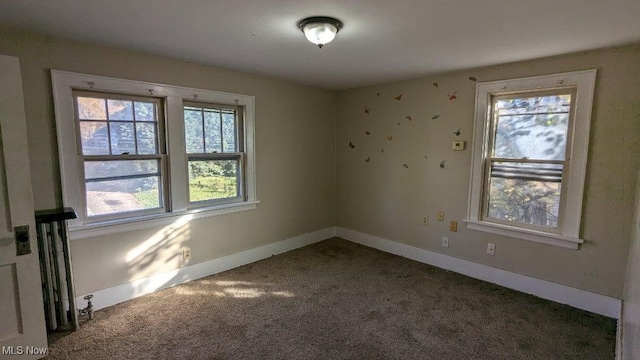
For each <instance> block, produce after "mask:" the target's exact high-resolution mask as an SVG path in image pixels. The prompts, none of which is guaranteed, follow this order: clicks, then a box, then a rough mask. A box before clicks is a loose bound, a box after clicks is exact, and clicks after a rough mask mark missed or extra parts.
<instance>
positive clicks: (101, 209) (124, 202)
mask: <svg viewBox="0 0 640 360" xmlns="http://www.w3.org/2000/svg"><path fill="white" fill-rule="evenodd" d="M159 183H160V177H158V176H149V177H145V178H136V179H125V180H109V181H98V182H89V183H87V214H88V215H89V216H96V215H107V214H115V213H121V212H127V211H135V210H144V209H155V208H160V207H162V204H161V202H160V199H161V197H160V187H159Z"/></svg>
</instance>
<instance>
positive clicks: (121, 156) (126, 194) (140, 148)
mask: <svg viewBox="0 0 640 360" xmlns="http://www.w3.org/2000/svg"><path fill="white" fill-rule="evenodd" d="M73 100H74V110H75V120H76V121H75V122H76V129H77V131H78V134H79V135H80V136H79V139H78V148H79V149H78V153H79V154H80V157H81V159H82V165H83V168H82V170H83V173H84V176H83V178H84V192H85V196H84V202H85V203H84V206H82V210H84V214H83V215H84V216H85V218H86V220H87V221H88V222H90V221H99V220H104V219H112V218H117V217H120V216H123V215H125V214H124V213H127V214H126V215H127V216H132V215H135V214H151V213H158V212H163V211H165V204H166V191H165V189H164V186H163V180H164V178H165V170H164V169H165V165H164V164H165V156H164V153H165V151H164V143H163V141H162V140H163V139H164V136H163V135H162V134H163V131H162V129H163V127H162V122H159V121H158V119H162V118H163V116H162V106H160V105H161V102H160V100H159V99H156V98H148V97H147V98H143V97H133V96H118V95H114V94H104V93H97V92H86V91H74V92H73ZM77 210H81V209H77Z"/></svg>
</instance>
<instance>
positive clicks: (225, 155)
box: [183, 101, 246, 208]
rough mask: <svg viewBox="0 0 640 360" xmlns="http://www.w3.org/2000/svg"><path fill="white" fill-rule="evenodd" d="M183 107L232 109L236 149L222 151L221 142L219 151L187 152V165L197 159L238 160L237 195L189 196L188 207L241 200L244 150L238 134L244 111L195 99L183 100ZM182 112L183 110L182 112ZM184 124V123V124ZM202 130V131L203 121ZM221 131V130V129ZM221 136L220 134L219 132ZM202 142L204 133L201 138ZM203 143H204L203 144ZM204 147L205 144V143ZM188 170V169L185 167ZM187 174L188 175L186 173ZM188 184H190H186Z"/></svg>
mask: <svg viewBox="0 0 640 360" xmlns="http://www.w3.org/2000/svg"><path fill="white" fill-rule="evenodd" d="M183 106H184V107H200V108H202V109H217V110H222V109H225V108H226V109H233V110H234V113H235V117H236V118H235V129H234V134H235V141H236V142H237V143H236V151H234V152H228V151H224V145H223V144H222V143H221V147H222V149H221V150H222V151H220V152H213V153H212V152H209V153H206V152H204V153H188V152H187V167H188V163H189V162H190V161H198V160H205V161H206V160H228V159H234V158H237V159H238V162H239V166H238V170H237V176H238V177H239V183H240V184H239V187H238V189H237V193H238V195H237V196H236V197H233V198H222V199H209V200H200V201H192V200H191V197H190V196H189V207H190V208H198V207H205V206H211V205H212V204H216V203H225V202H226V203H231V202H238V201H243V199H244V193H245V192H246V190H245V186H244V162H245V151H244V148H245V146H244V138H243V137H242V136H240V135H241V134H242V133H243V132H244V111H243V108H242V107H241V106H235V105H228V104H212V103H203V102H195V101H185V102H184V103H183ZM183 111H184V109H183ZM183 114H184V112H183ZM185 126H186V125H185ZM220 126H221V127H222V119H221V120H220ZM203 131H204V123H203ZM221 132H222V131H221ZM221 136H222V134H221ZM202 141H203V142H204V141H205V139H204V134H203V139H202ZM203 145H204V144H203ZM205 147H206V145H205ZM187 170H188V169H187ZM187 176H188V175H187ZM188 186H190V185H188ZM187 194H189V188H187Z"/></svg>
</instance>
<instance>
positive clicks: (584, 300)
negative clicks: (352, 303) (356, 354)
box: [336, 227, 622, 319]
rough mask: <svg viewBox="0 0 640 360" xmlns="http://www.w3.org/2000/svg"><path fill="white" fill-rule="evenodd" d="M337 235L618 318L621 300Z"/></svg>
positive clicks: (347, 233)
mask: <svg viewBox="0 0 640 360" xmlns="http://www.w3.org/2000/svg"><path fill="white" fill-rule="evenodd" d="M336 236H338V237H341V238H343V239H346V240H349V241H352V242H355V243H358V244H361V245H365V246H369V247H372V248H375V249H378V250H382V251H385V252H388V253H391V254H395V255H401V256H404V257H406V258H408V259H411V260H415V261H419V262H422V263H425V264H429V265H433V266H436V267H439V268H442V269H445V270H450V271H453V272H456V273H459V274H462V275H466V276H469V277H472V278H476V279H479V280H483V281H488V282H490V283H493V284H496V285H500V286H504V287H507V288H509V289H513V290H517V291H520V292H523V293H527V294H531V295H535V296H537V297H540V298H543V299H547V300H551V301H555V302H558V303H561V304H566V305H570V306H573V307H575V308H578V309H582V310H586V311H590V312H593V313H596V314H600V315H603V316H607V317H610V318H614V319H619V316H620V311H621V306H622V305H621V300H620V299H616V298H613V297H610V296H605V295H600V294H596V293H593V292H589V291H585V290H580V289H576V288H572V287H569V286H565V285H560V284H557V283H554V282H550V281H546V280H541V279H536V278H534V277H531V276H526V275H521V274H517V273H513V272H510V271H506V270H502V269H498V268H494V267H491V266H487V265H483V264H478V263H475V262H472V261H468V260H463V259H459V258H456V257H453V256H448V255H444V254H440V253H436V252H432V251H428V250H424V249H420V248H416V247H413V246H409V245H405V244H400V243H397V242H394V241H390V240H387V239H383V238H380V237H376V236H372V235H368V234H364V233H361V232H357V231H354V230H349V229H344V228H341V227H338V228H337V231H336Z"/></svg>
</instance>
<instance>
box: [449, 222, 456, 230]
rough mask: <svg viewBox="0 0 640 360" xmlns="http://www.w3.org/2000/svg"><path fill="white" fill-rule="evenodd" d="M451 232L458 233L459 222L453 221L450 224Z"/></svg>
mask: <svg viewBox="0 0 640 360" xmlns="http://www.w3.org/2000/svg"><path fill="white" fill-rule="evenodd" d="M449 231H451V232H458V222H457V221H451V222H450V223H449Z"/></svg>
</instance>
